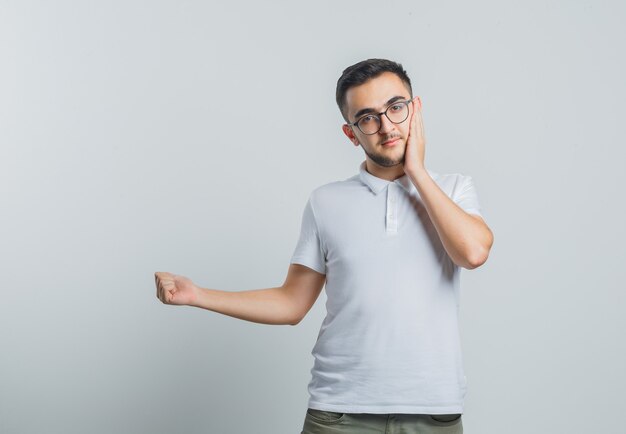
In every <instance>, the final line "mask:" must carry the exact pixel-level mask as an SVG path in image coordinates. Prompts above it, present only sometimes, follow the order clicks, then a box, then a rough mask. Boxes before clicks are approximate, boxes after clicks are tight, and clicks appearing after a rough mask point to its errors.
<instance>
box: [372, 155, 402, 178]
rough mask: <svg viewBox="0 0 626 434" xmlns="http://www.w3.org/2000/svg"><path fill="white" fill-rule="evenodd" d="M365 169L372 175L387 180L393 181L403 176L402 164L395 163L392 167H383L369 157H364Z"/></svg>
mask: <svg viewBox="0 0 626 434" xmlns="http://www.w3.org/2000/svg"><path fill="white" fill-rule="evenodd" d="M365 169H366V170H367V172H368V173H369V174H371V175H374V176H375V177H377V178H381V179H386V180H387V181H393V180H396V179H398V178H400V177H402V176H404V165H403V164H396V165H395V166H392V167H383V166H380V165H378V164H376V163H374V162H373V161H371V160H370V159H366V160H365Z"/></svg>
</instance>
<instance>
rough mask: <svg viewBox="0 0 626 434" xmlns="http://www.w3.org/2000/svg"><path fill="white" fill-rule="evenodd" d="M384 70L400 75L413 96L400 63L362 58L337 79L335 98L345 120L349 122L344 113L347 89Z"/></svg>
mask: <svg viewBox="0 0 626 434" xmlns="http://www.w3.org/2000/svg"><path fill="white" fill-rule="evenodd" d="M384 72H392V73H394V74H396V75H397V76H398V77H400V79H401V80H402V81H403V82H404V84H405V85H406V86H407V88H408V89H409V93H410V95H411V98H413V89H412V88H411V79H409V76H408V75H407V73H406V71H405V70H404V68H403V67H402V65H401V64H399V63H397V62H392V61H391V60H387V59H367V60H362V61H361V62H359V63H355V64H354V65H352V66H348V67H347V68H346V69H344V71H343V74H341V77H339V80H337V90H336V92H335V98H336V100H337V106H339V111H340V112H341V115H342V116H343V118H344V119H345V120H346V122H349V121H348V116H347V113H345V107H346V93H347V92H348V89H350V88H351V87H355V86H359V85H361V84H363V83H365V82H366V81H368V80H370V79H372V78H375V77H378V76H379V75H381V74H382V73H384Z"/></svg>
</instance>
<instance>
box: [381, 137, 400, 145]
mask: <svg viewBox="0 0 626 434" xmlns="http://www.w3.org/2000/svg"><path fill="white" fill-rule="evenodd" d="M398 140H400V137H396V138H395V139H391V140H387V141H386V142H384V143H383V144H382V146H393V145H395V144H396V142H397V141H398Z"/></svg>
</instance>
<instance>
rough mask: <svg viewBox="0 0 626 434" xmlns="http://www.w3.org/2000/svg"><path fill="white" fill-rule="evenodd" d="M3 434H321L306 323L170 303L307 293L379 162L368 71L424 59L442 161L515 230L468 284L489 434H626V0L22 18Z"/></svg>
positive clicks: (0, 355) (471, 358)
mask: <svg viewBox="0 0 626 434" xmlns="http://www.w3.org/2000/svg"><path fill="white" fill-rule="evenodd" d="M0 5H1V9H0V55H1V62H2V67H1V68H0V140H1V147H0V194H1V200H2V208H1V209H2V212H1V214H0V219H1V220H0V261H1V262H0V263H1V264H2V265H1V267H2V268H1V270H2V272H1V276H2V284H1V286H0V293H1V298H0V345H1V347H0V432H2V433H4V434H21V433H29V434H30V433H45V434H54V433H64V434H69V433H81V434H82V433H117V434H125V433H148V432H150V433H219V434H230V433H232V434H239V433H261V434H265V433H268V434H275V433H284V434H292V433H296V432H299V431H300V429H301V427H302V422H303V420H304V416H305V410H306V403H307V398H308V395H307V390H306V386H307V384H308V381H309V379H310V369H311V367H312V364H313V357H312V355H311V349H312V347H313V345H314V343H315V339H316V337H317V333H318V330H319V326H320V324H321V322H322V320H323V317H324V313H325V310H324V303H325V300H326V296H325V294H324V293H322V295H321V296H320V298H319V299H318V301H317V303H316V305H315V306H314V307H313V309H312V310H311V312H310V313H309V315H308V316H307V317H306V318H305V319H304V320H303V321H302V322H301V323H300V324H299V325H298V326H297V327H291V326H270V325H262V324H256V323H251V322H246V321H242V320H238V319H234V318H231V317H228V316H224V315H220V314H217V313H214V312H210V311H206V310H202V309H197V308H191V307H174V306H166V305H164V304H162V303H161V302H160V301H159V300H158V299H157V298H156V290H155V287H154V276H153V273H154V272H155V271H170V272H173V273H176V274H183V275H185V276H188V277H190V278H191V279H193V280H194V281H195V282H196V283H198V284H199V285H201V286H204V287H210V288H217V289H223V290H232V291H238V290H245V289H258V288H267V287H272V286H278V285H280V284H282V282H283V280H284V278H285V276H286V272H287V268H288V263H289V259H290V257H291V254H292V252H293V249H294V247H295V243H296V241H297V237H298V234H299V227H300V218H301V215H302V210H303V208H304V205H305V202H306V199H307V197H308V195H309V193H310V191H311V190H312V189H314V188H315V187H317V186H319V185H321V184H324V183H327V182H331V181H335V180H340V179H346V178H348V177H350V176H352V175H353V174H355V173H357V170H358V165H359V164H360V162H361V161H363V159H364V157H363V152H362V149H361V148H355V147H354V146H353V145H352V144H351V143H350V142H349V141H348V139H347V138H345V137H344V136H343V134H342V132H341V130H340V125H341V122H342V119H341V117H340V115H339V111H338V110H337V108H336V106H335V102H334V90H335V84H336V80H337V78H338V77H339V75H340V74H341V72H342V71H343V69H344V68H345V67H347V66H348V65H351V64H353V63H355V62H357V61H360V60H363V59H366V58H370V57H385V58H390V59H393V60H396V61H399V62H401V63H402V64H403V65H404V66H405V68H406V69H407V70H408V72H409V74H410V76H411V78H412V80H413V86H414V91H415V94H416V95H420V96H421V97H422V101H423V117H424V125H425V133H426V139H427V145H426V166H427V167H428V168H429V169H431V170H433V171H436V172H440V173H453V172H460V173H463V174H469V175H471V176H472V177H473V178H474V180H475V183H476V186H477V189H478V194H479V198H480V200H481V203H482V206H483V210H484V213H485V218H486V220H487V222H488V223H489V225H490V227H491V228H492V230H493V231H494V234H495V244H494V246H493V249H492V251H491V256H490V258H489V260H488V262H487V263H486V264H485V265H484V266H482V267H480V268H479V269H476V270H473V271H467V270H464V271H463V275H462V294H463V295H462V304H461V317H462V318H461V326H462V329H461V333H462V339H463V349H464V362H465V370H466V375H467V378H468V393H467V395H466V408H465V414H464V416H463V420H464V425H465V432H467V433H480V434H490V433H503V432H506V433H508V434H516V433H528V432H536V433H583V432H602V433H623V432H624V427H623V423H624V422H623V419H622V417H621V415H622V412H623V410H624V408H626V399H625V398H624V390H625V389H626V377H625V374H624V366H626V344H625V341H624V330H625V326H626V320H625V319H624V314H623V310H624V307H625V301H626V296H625V293H624V283H623V282H624V280H625V277H626V276H625V275H624V274H625V273H624V268H625V267H624V259H625V256H626V255H625V254H624V253H625V252H624V245H625V243H626V239H625V236H624V226H623V219H624V206H623V184H624V182H625V181H626V177H625V175H624V172H623V163H624V159H625V154H624V145H625V143H624V139H623V137H624V133H623V128H622V127H621V126H619V125H623V121H624V118H625V117H626V110H625V108H624V100H625V99H626V90H625V86H624V77H625V76H626V70H625V69H626V67H625V66H626V65H625V62H624V51H625V50H624V48H625V47H624V44H623V43H622V41H624V40H626V30H625V28H624V25H623V23H624V20H625V18H626V14H625V12H626V11H625V7H624V3H623V2H618V1H614V2H598V1H593V2H592V1H575V2H573V1H559V2H544V1H532V2H529V1H523V2H522V1H519V2H517V1H516V2H502V1H490V2H489V1H480V2H461V1H458V2H426V1H421V2H413V1H394V2H382V1H377V2H374V1H367V2H364V1H336V2H329V1H322V2H315V3H306V4H304V3H302V4H301V3H300V2H288V1H284V2H253V1H247V2H234V3H230V4H229V5H228V6H226V5H224V4H221V3H220V4H219V5H217V4H216V3H211V4H208V2H200V1H185V2H175V1H170V2H164V1H123V2H122V1H115V2H95V1H91V2H84V1H83V2H79V1H74V2H67V1H57V2H46V1H40V2H32V1H19V2H18V1H2V2H1V3H0Z"/></svg>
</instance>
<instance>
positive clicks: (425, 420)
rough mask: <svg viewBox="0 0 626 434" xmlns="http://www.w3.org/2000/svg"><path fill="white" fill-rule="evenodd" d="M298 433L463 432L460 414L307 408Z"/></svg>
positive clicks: (449, 433) (441, 433) (446, 433)
mask: <svg viewBox="0 0 626 434" xmlns="http://www.w3.org/2000/svg"><path fill="white" fill-rule="evenodd" d="M300 434H463V422H462V421H461V414H434V415H429V414H404V413H403V414H370V413H337V412H334V411H322V410H315V409H312V408H309V409H307V411H306V417H305V419H304V426H303V427H302V432H301V433H300Z"/></svg>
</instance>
